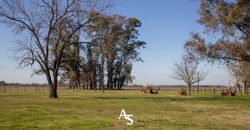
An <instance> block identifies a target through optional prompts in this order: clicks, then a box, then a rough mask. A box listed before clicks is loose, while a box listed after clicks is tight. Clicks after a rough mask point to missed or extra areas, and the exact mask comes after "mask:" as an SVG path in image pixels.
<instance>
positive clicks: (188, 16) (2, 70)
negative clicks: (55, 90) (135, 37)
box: [0, 0, 230, 85]
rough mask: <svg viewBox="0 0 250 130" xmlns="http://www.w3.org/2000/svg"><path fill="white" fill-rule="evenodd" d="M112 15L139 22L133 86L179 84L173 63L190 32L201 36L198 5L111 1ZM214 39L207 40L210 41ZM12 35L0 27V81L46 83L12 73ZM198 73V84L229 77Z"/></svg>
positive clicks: (221, 72)
mask: <svg viewBox="0 0 250 130" xmlns="http://www.w3.org/2000/svg"><path fill="white" fill-rule="evenodd" d="M112 2H113V6H114V7H113V9H112V10H113V12H114V13H118V14H121V15H124V16H127V17H136V18H138V19H139V20H140V21H141V22H142V27H141V28H140V29H139V31H140V37H139V38H140V40H144V41H145V42H147V46H146V49H143V50H141V51H140V52H141V57H142V58H143V60H144V62H143V63H134V67H133V75H134V76H135V77H136V80H135V81H134V83H136V84H154V85H162V84H183V82H181V81H176V80H174V79H171V78H170V77H169V75H171V73H172V69H173V68H174V63H175V62H177V61H178V60H179V59H180V57H181V55H182V54H183V53H184V52H183V44H184V43H185V41H186V40H188V39H189V38H190V35H189V34H190V32H197V31H198V32H202V31H203V27H202V26H201V25H199V24H198V23H197V19H198V18H199V15H198V13H197V9H198V7H199V3H198V1H195V2H192V0H112ZM213 38H214V36H207V39H209V40H213ZM13 39H15V37H14V35H13V34H12V33H11V30H10V29H9V28H8V27H6V26H5V25H2V24H0V45H1V48H0V53H1V55H0V60H1V62H0V63H1V64H0V80H5V81H7V82H20V83H32V82H39V83H41V82H46V80H45V76H33V77H31V74H32V70H33V69H32V68H26V69H22V70H18V69H15V68H16V67H17V63H16V62H15V61H13V60H10V58H11V52H10V50H9V49H10V48H11V47H13V46H14V43H13V41H14V40H13ZM201 69H203V70H205V71H208V72H209V73H208V74H209V75H208V76H207V78H206V79H205V80H204V81H203V82H202V83H201V84H223V85H227V84H228V82H229V79H230V76H229V74H228V72H227V70H226V69H224V67H223V66H220V68H219V66H217V65H213V66H211V65H209V64H206V63H204V64H202V66H201Z"/></svg>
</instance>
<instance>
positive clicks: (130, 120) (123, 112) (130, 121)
mask: <svg viewBox="0 0 250 130" xmlns="http://www.w3.org/2000/svg"><path fill="white" fill-rule="evenodd" d="M132 116H133V115H127V114H126V112H125V110H124V109H122V111H121V113H120V116H119V120H120V119H121V117H124V118H125V119H126V120H128V121H129V122H128V123H127V125H132V124H133V123H134V121H133V119H131V118H130V117H132Z"/></svg>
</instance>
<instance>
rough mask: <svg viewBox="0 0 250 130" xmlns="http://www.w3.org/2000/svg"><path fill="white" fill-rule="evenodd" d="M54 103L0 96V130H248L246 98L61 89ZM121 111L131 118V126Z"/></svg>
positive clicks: (33, 95) (36, 96)
mask: <svg viewBox="0 0 250 130" xmlns="http://www.w3.org/2000/svg"><path fill="white" fill-rule="evenodd" d="M58 95H59V98H58V99H49V98H48V91H45V90H44V91H38V92H35V91H34V90H32V91H25V92H22V91H19V92H16V91H12V92H11V93H10V92H2V91H1V92H0V129H1V130H2V129H46V130H47V129H53V130H55V129H58V130H62V129H66V130H69V129H82V130H102V129H104V130H105V129H107V130H119V129H134V130H138V129H139V130H140V129H141V130H146V129H152V130H154V129H159V130H163V129H190V130H194V129H201V130H204V129H211V130H215V129H228V130H231V129H250V95H249V96H247V95H243V96H235V97H223V96H220V95H219V92H218V93H217V94H210V93H207V94H204V93H203V94H199V95H198V94H197V93H195V94H193V96H182V97H180V96H177V95H176V92H168V91H160V94H153V95H149V94H145V93H142V92H140V91H138V90H137V91H105V92H104V93H103V92H101V91H78V92H73V91H72V90H67V91H66V90H63V91H62V90H59V92H58ZM122 109H125V110H126V113H127V114H132V115H134V116H133V117H132V119H133V120H134V124H133V125H132V126H128V125H126V123H127V120H125V119H124V118H123V119H121V120H118V117H119V115H120V112H121V110H122Z"/></svg>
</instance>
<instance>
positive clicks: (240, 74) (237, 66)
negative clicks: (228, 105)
mask: <svg viewBox="0 0 250 130" xmlns="http://www.w3.org/2000/svg"><path fill="white" fill-rule="evenodd" d="M228 69H229V72H230V73H231V74H232V75H233V76H234V77H235V79H236V83H235V84H236V86H237V87H238V89H239V91H240V92H242V90H243V92H244V93H247V91H248V86H249V85H248V84H249V81H250V63H249V62H246V61H235V62H231V63H230V64H229V65H228ZM241 86H242V88H243V89H242V90H241Z"/></svg>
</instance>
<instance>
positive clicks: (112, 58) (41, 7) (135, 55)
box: [0, 0, 145, 98]
mask: <svg viewBox="0 0 250 130" xmlns="http://www.w3.org/2000/svg"><path fill="white" fill-rule="evenodd" d="M109 9H110V3H109V2H107V1H102V0H85V1H82V0H32V1H26V0H1V1H0V21H1V22H2V23H4V24H7V25H8V26H10V27H12V28H13V30H14V32H15V34H18V35H19V37H20V39H18V41H17V47H16V51H17V52H18V53H16V54H17V55H16V59H17V60H18V61H19V66H20V67H26V66H30V65H31V66H32V65H34V64H37V65H38V66H39V67H38V68H37V70H36V71H35V73H36V74H44V75H46V79H47V81H48V85H49V87H50V96H49V97H50V98H57V97H58V96H57V86H58V81H59V80H60V81H62V82H64V83H67V84H69V85H70V86H71V87H72V88H78V89H80V88H85V89H97V88H102V89H121V87H122V86H123V85H124V83H126V82H128V81H131V80H132V79H133V76H132V75H131V71H132V63H133V62H134V61H140V60H141V59H140V57H139V52H138V49H139V48H141V47H144V45H145V42H143V41H139V40H138V35H139V32H138V30H137V28H138V27H140V26H141V22H140V21H139V20H137V19H136V18H126V17H123V16H120V15H107V10H109ZM105 81H106V82H105Z"/></svg>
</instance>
